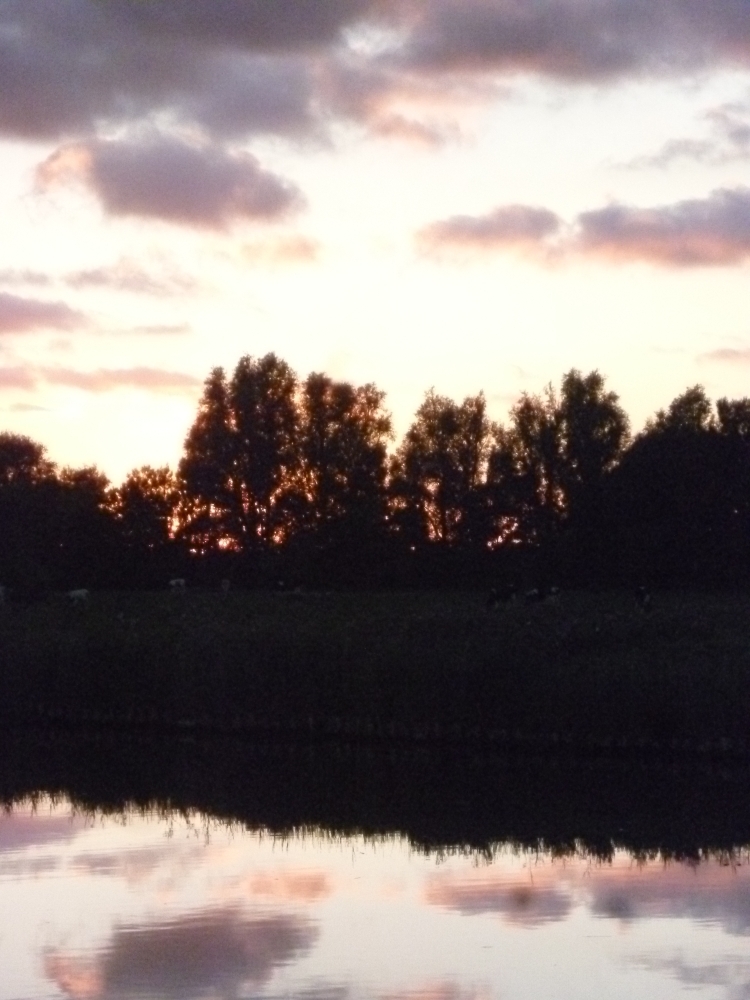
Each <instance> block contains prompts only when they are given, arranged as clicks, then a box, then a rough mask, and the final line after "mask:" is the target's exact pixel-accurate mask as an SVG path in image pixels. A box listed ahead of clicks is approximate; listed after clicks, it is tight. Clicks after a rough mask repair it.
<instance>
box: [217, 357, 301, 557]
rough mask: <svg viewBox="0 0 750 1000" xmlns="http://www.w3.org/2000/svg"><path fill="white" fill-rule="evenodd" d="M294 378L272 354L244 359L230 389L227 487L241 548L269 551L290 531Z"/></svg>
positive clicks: (295, 458)
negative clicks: (230, 447) (230, 444)
mask: <svg viewBox="0 0 750 1000" xmlns="http://www.w3.org/2000/svg"><path fill="white" fill-rule="evenodd" d="M296 395H297V376H296V375H295V373H294V372H293V371H292V369H291V368H290V367H289V365H288V364H287V363H286V362H285V361H282V360H281V359H280V358H277V357H276V355H275V354H266V355H265V357H263V358H259V359H255V358H251V357H249V356H246V357H243V358H241V359H240V361H239V362H238V364H237V367H236V368H235V371H234V375H233V376H232V380H231V383H230V387H229V399H230V407H231V416H232V429H233V432H234V433H233V456H234V462H233V474H232V477H231V482H230V488H231V493H232V500H233V508H234V512H235V514H236V517H237V520H238V522H239V526H240V532H241V547H242V548H243V549H252V548H254V547H257V546H261V547H268V546H270V545H275V544H278V543H280V542H283V541H285V540H286V539H287V538H288V537H289V535H290V533H291V532H292V530H293V509H294V497H295V491H296V489H297V487H298V479H299V473H300V464H301V463H300V449H299V443H298V434H299V412H298V408H297V399H296Z"/></svg>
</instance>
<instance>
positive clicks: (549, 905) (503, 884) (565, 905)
mask: <svg viewBox="0 0 750 1000" xmlns="http://www.w3.org/2000/svg"><path fill="white" fill-rule="evenodd" d="M426 898H427V902H428V903H431V904H432V905H433V906H442V907H446V908H447V909H450V910H456V911H457V912H458V913H461V914H464V915H466V916H472V915H474V914H478V913H496V914H499V915H501V916H503V917H504V918H505V919H506V920H508V921H509V922H511V923H515V924H525V925H536V924H540V923H545V922H547V921H553V920H563V919H564V918H565V917H566V916H567V915H568V913H569V912H570V910H571V907H572V901H571V897H570V895H569V893H568V892H567V891H565V889H563V888H560V887H558V886H554V885H548V886H537V885H535V884H534V883H533V882H528V881H523V882H521V881H513V880H509V879H507V878H502V877H499V878H497V877H496V878H492V877H489V878H482V879H477V878H471V879H465V880H463V879H459V878H456V877H454V876H450V875H448V876H435V877H433V878H432V879H430V881H429V882H428V885H427V890H426Z"/></svg>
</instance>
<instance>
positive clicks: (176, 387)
mask: <svg viewBox="0 0 750 1000" xmlns="http://www.w3.org/2000/svg"><path fill="white" fill-rule="evenodd" d="M45 384H46V385H60V386H67V387H69V388H72V389H81V390H83V391H84V392H95V393H98V392H111V391H113V390H115V389H140V390H142V391H144V392H154V393H177V394H182V393H186V394H188V395H193V394H194V393H195V391H196V389H197V388H199V387H200V385H201V384H202V383H201V380H200V379H197V378H195V377H194V376H192V375H187V374H185V373H184V372H174V371H167V370H164V369H162V368H147V367H134V368H98V369H95V370H94V371H79V370H77V369H74V368H64V367H45V366H42V365H16V366H8V367H5V368H0V388H5V389H23V390H27V391H33V390H35V389H38V388H39V387H40V386H42V385H45Z"/></svg>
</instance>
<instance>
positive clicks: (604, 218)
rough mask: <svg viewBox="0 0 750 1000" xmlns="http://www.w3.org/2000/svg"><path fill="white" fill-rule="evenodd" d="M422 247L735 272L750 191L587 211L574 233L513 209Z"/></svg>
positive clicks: (463, 218)
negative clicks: (727, 268)
mask: <svg viewBox="0 0 750 1000" xmlns="http://www.w3.org/2000/svg"><path fill="white" fill-rule="evenodd" d="M417 243H418V245H419V247H420V248H421V249H422V250H423V251H426V252H428V253H438V254H439V253H440V251H442V250H456V249H458V250H469V251H472V252H476V253H494V252H497V251H504V250H508V249H513V248H521V249H524V250H526V251H535V252H537V253H546V254H547V255H549V256H552V255H554V256H555V257H556V258H563V257H566V256H567V257H573V256H575V255H577V254H583V255H587V256H593V257H597V256H598V257H604V258H607V259H608V260H611V261H614V262H628V261H646V262H648V263H652V264H659V265H664V266H669V267H692V266H722V265H723V266H727V265H734V264H740V263H742V262H743V261H745V260H747V259H748V258H750V188H745V187H738V188H732V189H730V188H722V189H719V190H717V191H713V192H712V193H711V194H710V195H708V196H707V197H706V198H695V199H689V200H685V201H679V202H674V203H673V204H671V205H657V206H656V207H652V208H638V207H635V206H631V205H622V204H613V205H608V206H606V207H605V208H599V209H594V210H592V211H588V212H582V213H581V214H580V215H578V216H577V218H576V220H575V223H574V225H573V226H571V227H566V228H564V227H563V225H562V222H561V220H560V219H559V218H558V217H557V216H556V215H555V214H554V213H553V212H551V211H549V210H547V209H545V208H536V207H530V206H525V205H507V206H501V207H499V208H496V209H494V210H493V211H492V212H489V213H487V214H486V215H478V216H469V215H457V216H453V217H452V218H449V219H444V220H441V221H438V222H434V223H432V224H431V225H429V226H426V227H425V228H424V229H422V230H421V231H420V232H419V233H417ZM715 360H718V358H716V359H715Z"/></svg>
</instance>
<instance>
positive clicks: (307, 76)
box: [0, 0, 370, 139]
mask: <svg viewBox="0 0 750 1000" xmlns="http://www.w3.org/2000/svg"><path fill="white" fill-rule="evenodd" d="M369 6H370V4H369V3H367V2H365V0H286V2H285V3H284V4H270V3H268V2H267V0H217V2H215V3H211V4H210V5H208V6H205V7H204V5H203V4H185V3H183V2H181V0H159V2H158V3H131V2H128V0H106V2H102V3H97V4H93V3H90V2H88V0H5V2H4V3H3V4H2V9H1V10H0V130H1V131H3V132H5V134H8V135H15V136H20V137H23V138H53V139H54V138H63V137H66V136H73V135H80V134H86V133H90V132H91V131H92V130H94V129H95V128H96V127H97V125H98V124H99V123H101V122H103V121H109V122H125V121H131V120H145V119H147V118H149V117H151V116H152V115H153V114H154V113H157V112H160V111H161V112H167V113H169V114H170V115H171V116H172V117H176V118H177V119H182V120H184V121H189V122H192V123H195V124H198V125H200V126H201V127H203V128H204V129H206V130H207V131H208V132H212V133H213V134H217V135H218V134H222V135H226V134H233V135H239V134H249V133H252V132H256V133H257V132H281V133H288V134H300V133H304V132H307V131H310V129H311V128H313V127H314V107H313V104H314V101H313V90H314V59H313V58H312V57H311V56H308V55H307V53H311V52H314V51H317V50H319V49H320V48H321V47H323V46H326V45H329V44H331V43H333V42H335V40H336V39H337V38H338V37H339V34H340V31H341V29H342V28H343V27H344V26H345V25H347V24H351V23H354V22H356V20H357V19H358V18H359V17H361V16H362V15H363V14H365V13H366V11H367V9H368V7H369ZM2 29H5V30H2Z"/></svg>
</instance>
